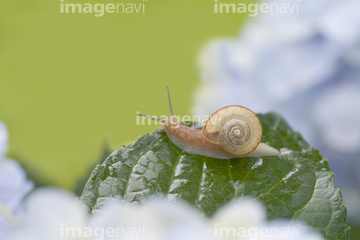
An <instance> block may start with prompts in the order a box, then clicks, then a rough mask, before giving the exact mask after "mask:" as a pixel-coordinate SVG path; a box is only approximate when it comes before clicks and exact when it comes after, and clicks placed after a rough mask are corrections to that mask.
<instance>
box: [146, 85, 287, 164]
mask: <svg viewBox="0 0 360 240" xmlns="http://www.w3.org/2000/svg"><path fill="white" fill-rule="evenodd" d="M168 100H169V108H170V117H169V119H167V120H163V119H157V118H153V117H150V116H146V115H141V114H139V115H140V116H143V117H147V118H151V119H153V120H157V121H159V122H161V123H163V128H164V130H165V133H166V135H167V136H168V138H169V139H170V140H171V142H172V143H174V144H175V145H176V146H177V147H179V148H180V149H182V150H183V151H185V152H188V153H191V154H196V155H202V156H206V157H213V158H220V159H229V158H239V157H263V156H276V155H279V154H280V152H279V151H278V150H277V149H275V148H273V147H271V146H269V145H267V144H265V143H261V142H260V141H261V137H262V126H261V122H260V120H259V118H258V117H257V116H256V114H255V113H254V112H253V111H251V110H250V109H248V108H245V107H243V106H239V105H231V106H226V107H223V108H220V109H218V110H217V111H215V112H214V113H213V114H212V115H211V116H210V117H209V118H208V119H207V121H206V123H205V125H204V127H203V129H202V130H197V129H194V128H190V127H187V126H185V125H183V124H181V123H180V122H178V121H176V119H175V118H174V117H173V113H172V106H171V100H170V94H169V89H168Z"/></svg>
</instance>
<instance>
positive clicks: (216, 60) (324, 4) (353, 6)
mask: <svg viewBox="0 0 360 240" xmlns="http://www.w3.org/2000/svg"><path fill="white" fill-rule="evenodd" d="M266 2H267V3H268V2H269V1H266ZM271 2H275V1H271ZM277 2H284V1H277ZM359 12H360V2H359V1H356V0H342V1H338V0H303V1H301V2H299V13H293V14H280V13H279V14H275V13H273V14H271V13H268V14H263V15H261V16H259V17H258V18H254V19H250V20H249V21H248V22H247V23H246V24H245V26H244V27H243V28H242V29H241V31H240V33H239V35H238V36H237V37H235V38H233V39H217V40H214V41H213V42H211V43H209V45H208V46H207V47H206V48H205V49H204V50H203V52H202V54H201V56H200V61H199V65H200V71H201V76H202V79H203V82H202V84H201V86H200V87H199V89H198V91H197V93H196V94H195V96H196V98H195V107H194V109H193V111H194V113H195V114H197V115H209V114H211V113H212V112H213V111H215V110H216V109H218V108H220V107H223V106H226V105H231V104H239V105H243V106H246V107H249V108H250V109H252V110H254V111H255V112H268V111H276V112H278V113H280V114H282V115H283V116H284V117H285V118H286V120H287V121H288V122H289V123H290V125H291V126H293V127H294V128H295V129H296V130H298V131H300V132H301V133H302V134H303V135H304V137H305V139H307V140H308V141H309V142H310V144H311V145H314V146H316V147H318V148H319V149H320V151H321V152H322V153H323V155H324V156H325V157H326V158H328V159H329V162H330V165H331V167H332V170H333V171H334V172H335V173H336V178H335V184H336V186H337V187H341V189H343V190H344V191H343V193H344V201H345V203H346V204H347V205H348V207H349V208H350V209H352V211H349V217H350V218H349V219H350V220H351V219H355V218H359V216H360V214H359V213H360V212H359V211H357V210H356V209H357V205H352V201H351V199H350V198H347V196H346V193H347V192H349V191H351V189H356V188H357V187H358V186H356V183H357V182H359V181H360V174H359V172H358V170H359V169H360V168H359V167H360V162H359V161H358V156H359V154H360V149H359V146H360V127H359V124H358V123H359V122H360V111H358V109H360V72H359V69H358V66H359V65H360V15H359ZM355 171H357V172H355ZM351 192H353V191H351ZM358 194H359V193H358ZM358 198H360V195H359V196H358V197H357V199H358Z"/></svg>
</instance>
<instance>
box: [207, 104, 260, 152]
mask: <svg viewBox="0 0 360 240" xmlns="http://www.w3.org/2000/svg"><path fill="white" fill-rule="evenodd" d="M234 129H235V130H234ZM202 135H203V137H204V138H205V139H206V140H208V141H209V142H212V143H214V144H217V145H221V147H222V148H223V149H224V150H225V151H226V152H228V153H230V154H233V155H236V156H243V155H246V154H249V153H251V152H252V151H254V150H255V149H256V147H257V146H258V145H259V143H260V141H261V137H262V126H261V122H260V119H259V118H258V117H257V115H256V114H255V113H254V112H253V111H251V110H250V109H248V108H246V107H243V106H239V105H231V106H226V107H223V108H220V109H218V110H217V111H216V112H214V113H213V114H212V115H211V116H210V117H209V118H208V120H207V121H206V123H205V125H204V128H203V129H202Z"/></svg>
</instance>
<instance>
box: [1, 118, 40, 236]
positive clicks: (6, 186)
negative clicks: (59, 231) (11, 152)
mask: <svg viewBox="0 0 360 240" xmlns="http://www.w3.org/2000/svg"><path fill="white" fill-rule="evenodd" d="M7 148H8V132H7V129H6V126H5V124H3V123H2V122H0V239H6V238H8V237H10V236H11V235H12V234H13V232H14V228H13V226H14V215H17V214H19V212H20V211H21V208H22V201H23V199H24V197H25V195H26V194H27V193H28V192H30V190H31V189H32V188H33V183H32V182H30V181H28V180H27V179H26V174H25V172H24V170H23V169H22V168H21V167H20V165H19V164H18V163H17V162H15V161H13V160H10V159H6V158H5V154H6V152H7Z"/></svg>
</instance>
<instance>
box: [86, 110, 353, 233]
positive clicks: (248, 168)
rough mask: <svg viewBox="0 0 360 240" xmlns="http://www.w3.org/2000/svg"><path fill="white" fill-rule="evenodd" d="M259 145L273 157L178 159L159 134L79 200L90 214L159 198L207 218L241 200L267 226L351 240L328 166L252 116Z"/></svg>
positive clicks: (121, 155) (100, 170)
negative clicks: (296, 226)
mask: <svg viewBox="0 0 360 240" xmlns="http://www.w3.org/2000/svg"><path fill="white" fill-rule="evenodd" d="M258 116H259V118H260V120H261V122H262V125H263V131H264V133H263V138H262V142H266V143H268V144H269V145H271V146H273V147H275V148H277V149H281V155H280V156H277V157H262V158H238V159H231V160H221V159H215V158H208V157H204V156H199V155H192V154H188V153H185V152H183V151H182V150H181V149H179V148H178V147H176V146H175V145H174V144H172V143H171V141H170V140H169V139H168V138H167V136H166V134H165V133H164V131H155V132H154V133H152V134H150V135H149V134H145V135H144V136H142V137H140V138H139V139H138V140H136V141H135V142H134V143H132V144H130V145H129V146H126V147H122V148H120V149H118V150H117V151H115V152H113V153H112V154H111V155H110V156H109V157H108V158H107V159H106V160H105V161H104V163H103V164H102V165H98V166H97V167H96V168H95V170H94V171H93V173H92V174H91V176H90V179H89V180H88V182H87V184H86V186H85V189H84V191H83V194H82V196H81V198H80V199H82V200H83V201H84V202H85V203H86V204H87V205H88V206H89V208H90V209H93V208H94V207H95V205H96V204H98V203H99V202H101V201H102V200H103V199H104V198H106V197H118V196H119V197H121V198H123V199H124V200H125V201H128V202H144V201H146V199H148V198H149V197H151V196H154V195H159V194H163V195H166V196H167V197H168V198H169V199H172V200H177V199H183V200H186V201H187V202H189V203H190V204H192V205H194V207H195V208H196V209H198V210H199V211H202V212H204V213H206V214H207V215H209V216H211V215H212V214H213V213H214V212H215V211H216V209H218V208H219V207H221V206H222V205H224V204H226V203H227V202H230V201H232V200H233V199H235V198H238V197H240V196H250V197H253V198H255V199H258V200H260V201H261V202H263V204H264V205H265V206H266V208H267V216H268V218H269V219H272V218H287V219H298V220H303V221H305V222H307V223H308V224H309V225H311V226H312V227H314V228H315V229H318V230H319V231H320V232H322V233H323V234H324V236H326V238H327V239H349V232H350V228H349V227H348V226H347V225H346V207H345V206H344V205H343V203H342V196H341V193H340V190H338V189H335V188H334V174H333V173H332V172H330V169H329V165H328V162H327V160H326V159H323V158H322V156H321V155H320V153H319V151H318V150H317V149H316V148H312V147H310V146H309V145H308V144H307V143H306V142H305V141H304V139H303V138H302V137H301V135H300V134H299V133H297V132H294V131H293V130H292V129H291V128H290V127H289V126H288V124H287V123H286V122H285V121H284V119H283V118H282V117H281V116H279V115H277V114H274V113H268V114H265V115H262V114H259V115H258Z"/></svg>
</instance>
